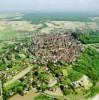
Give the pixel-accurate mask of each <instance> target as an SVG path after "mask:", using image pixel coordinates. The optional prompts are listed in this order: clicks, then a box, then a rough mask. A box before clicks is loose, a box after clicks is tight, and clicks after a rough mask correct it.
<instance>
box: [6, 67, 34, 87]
mask: <svg viewBox="0 0 99 100" xmlns="http://www.w3.org/2000/svg"><path fill="white" fill-rule="evenodd" d="M32 68H33V66H30V67H28V68H26V69H24V70H23V71H21V72H20V73H19V74H17V75H16V76H14V77H13V79H12V80H10V81H8V82H6V83H5V84H4V86H7V85H10V84H11V83H13V82H15V81H17V80H18V79H20V78H22V77H23V76H25V75H26V74H27V73H28V72H30V71H31V70H32Z"/></svg>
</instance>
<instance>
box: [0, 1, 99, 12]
mask: <svg viewBox="0 0 99 100" xmlns="http://www.w3.org/2000/svg"><path fill="white" fill-rule="evenodd" d="M28 10H32V11H41V12H43V11H74V12H96V13H99V0H0V11H28Z"/></svg>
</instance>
